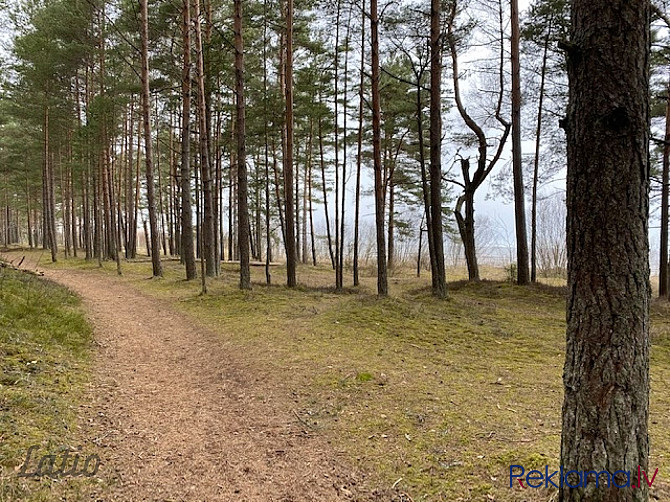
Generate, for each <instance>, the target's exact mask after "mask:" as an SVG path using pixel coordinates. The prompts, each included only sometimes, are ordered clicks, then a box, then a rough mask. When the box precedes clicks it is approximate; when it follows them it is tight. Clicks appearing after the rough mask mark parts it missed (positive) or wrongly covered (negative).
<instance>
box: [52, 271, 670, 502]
mask: <svg viewBox="0 0 670 502" xmlns="http://www.w3.org/2000/svg"><path fill="white" fill-rule="evenodd" d="M43 265H45V266H46V267H52V266H57V267H77V268H83V269H89V268H90V269H92V270H97V266H96V265H95V264H87V263H85V262H83V261H82V260H68V261H67V262H66V261H64V260H61V261H60V262H59V263H58V264H56V265H50V264H43ZM101 272H102V273H108V274H114V273H115V267H114V264H112V263H108V264H105V265H104V267H103V269H102V271H101ZM284 273H285V271H284V269H283V268H281V267H276V268H273V281H274V282H275V284H281V283H283V281H284ZM149 275H150V264H149V263H124V276H125V278H126V280H127V281H129V282H130V283H132V284H134V285H135V286H137V287H139V288H140V289H142V290H144V291H145V292H148V293H150V294H152V295H155V296H157V297H160V298H163V299H166V300H169V301H171V302H172V304H173V305H174V306H175V308H177V309H179V310H181V311H184V312H186V313H188V314H190V315H192V316H193V318H194V319H196V320H197V322H199V323H202V324H203V325H204V326H207V327H209V328H212V329H214V330H217V331H218V332H220V334H221V339H222V343H225V344H227V345H228V346H230V347H234V348H235V349H236V350H238V351H239V352H240V353H243V354H245V357H246V364H247V366H248V369H249V370H250V371H256V372H258V373H262V374H264V376H265V377H266V378H267V379H268V381H269V382H273V387H272V388H268V392H269V393H270V392H274V393H284V394H285V395H286V396H289V397H290V398H291V399H293V401H294V403H295V411H296V413H297V414H298V415H299V417H300V418H301V420H302V421H304V423H306V424H308V427H310V428H311V429H313V430H315V431H318V432H319V433H320V434H322V435H324V436H325V437H327V438H328V439H329V441H331V442H332V444H333V445H334V447H335V448H336V449H338V450H340V451H343V452H346V453H347V455H348V456H349V457H350V458H351V459H352V461H354V462H357V463H358V464H359V466H360V467H361V468H363V469H366V470H369V471H372V472H375V473H377V475H378V477H379V480H380V482H381V483H383V484H384V486H391V485H395V487H396V489H397V490H399V491H400V492H404V493H407V494H409V495H410V496H411V497H412V499H413V500H415V501H416V500H444V501H449V502H455V501H479V500H495V501H514V500H518V501H521V500H524V501H533V500H538V501H539V500H548V499H549V498H550V497H551V495H552V494H551V493H548V492H546V491H543V490H528V491H524V492H523V493H522V492H521V491H520V489H518V488H517V489H510V488H509V477H508V476H509V465H510V464H524V465H526V466H534V465H536V466H540V465H542V466H543V465H545V464H549V465H550V466H558V452H559V441H560V409H561V403H562V383H561V373H562V367H563V351H564V333H565V313H564V296H563V295H564V290H563V288H562V287H557V286H560V284H561V282H560V281H554V282H553V285H541V284H540V285H536V286H533V287H527V288H521V287H517V286H514V285H512V284H509V283H507V282H502V281H500V279H503V278H504V271H502V270H495V269H491V270H487V269H484V270H483V271H482V275H483V276H484V277H489V278H492V279H498V281H497V282H493V281H492V282H487V281H484V282H481V283H479V284H469V283H467V282H463V281H461V282H454V283H451V284H450V297H449V299H448V300H446V301H438V300H435V299H433V298H432V297H431V295H430V291H429V278H428V277H422V278H421V279H417V278H416V277H415V276H414V274H413V273H412V272H411V271H409V270H408V271H404V270H396V271H394V274H393V275H392V277H391V278H390V293H391V296H390V297H389V298H387V299H381V300H380V299H378V298H377V297H376V295H375V294H374V293H375V291H374V286H375V278H374V277H373V271H372V270H364V271H363V277H362V285H361V286H360V287H359V288H349V289H347V290H346V291H345V292H344V293H341V294H336V293H334V292H333V291H332V289H331V285H332V284H333V282H334V273H333V272H332V271H331V270H329V269H328V268H324V267H319V268H312V267H307V266H303V267H300V268H299V270H298V278H299V283H300V286H299V287H298V288H296V289H293V290H289V289H287V288H285V287H283V286H280V285H273V286H271V287H268V286H266V285H265V284H264V270H263V269H262V268H261V267H258V268H254V269H253V270H252V279H253V281H254V289H253V291H251V292H241V291H239V290H238V289H237V288H236V285H237V280H238V276H237V271H236V268H235V266H233V265H226V264H224V265H223V267H222V276H221V277H219V278H217V279H213V280H210V281H209V294H208V295H207V296H200V295H199V282H198V281H196V282H191V283H188V282H185V281H183V279H182V278H183V272H182V269H181V268H180V266H179V264H178V263H176V262H169V263H166V264H165V277H164V278H163V279H157V280H147V278H148V277H149ZM449 277H450V279H459V280H460V279H463V277H464V271H463V270H450V271H449ZM349 281H350V279H348V280H347V282H349ZM669 308H670V307H667V306H666V305H664V304H654V307H653V310H652V319H653V322H652V335H653V350H652V396H651V439H652V452H651V460H650V465H651V466H652V468H653V469H655V468H656V467H659V468H660V470H659V475H658V477H657V481H656V483H655V486H654V492H655V494H656V495H657V496H658V497H660V498H661V499H667V497H668V493H669V492H668V484H667V481H668V480H669V479H670V459H669V458H668V456H669V455H670V439H669V436H670V415H668V413H667V410H668V408H669V407H670V389H668V387H667V385H666V382H667V381H668V378H669V377H670V323H668V319H669V316H670V311H669V310H668V309H669Z"/></svg>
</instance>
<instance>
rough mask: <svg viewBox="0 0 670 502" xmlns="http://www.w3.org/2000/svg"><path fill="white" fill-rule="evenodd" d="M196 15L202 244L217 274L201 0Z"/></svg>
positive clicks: (209, 271) (196, 4)
mask: <svg viewBox="0 0 670 502" xmlns="http://www.w3.org/2000/svg"><path fill="white" fill-rule="evenodd" d="M193 19H194V22H195V48H196V59H197V62H196V66H197V74H198V119H199V122H198V123H199V127H198V136H199V138H200V181H201V185H202V187H201V188H202V197H203V210H202V214H203V217H202V232H201V233H202V236H201V240H202V247H201V257H202V258H204V260H205V266H206V273H207V276H208V277H214V276H215V275H216V270H217V267H216V263H215V261H216V260H217V259H218V256H217V253H216V243H215V242H214V241H215V225H214V212H213V211H214V202H213V199H212V169H211V164H210V156H209V132H208V131H209V128H208V126H207V106H206V99H207V98H206V96H207V95H206V89H205V63H204V55H203V43H202V30H201V28H200V0H195V2H194V12H193Z"/></svg>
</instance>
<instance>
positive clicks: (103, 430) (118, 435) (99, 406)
mask: <svg viewBox="0 0 670 502" xmlns="http://www.w3.org/2000/svg"><path fill="white" fill-rule="evenodd" d="M26 265H30V264H24V266H26ZM45 275H46V277H48V278H49V279H51V280H54V281H56V282H58V283H60V284H62V285H64V286H67V287H68V288H70V289H71V290H73V291H75V292H76V293H78V294H79V295H80V296H81V297H82V299H83V301H84V304H85V306H86V308H87V311H88V313H89V317H90V319H91V321H92V323H93V325H94V328H95V333H96V336H95V340H96V351H95V360H94V368H93V379H92V380H93V381H92V384H91V388H90V391H89V393H90V395H89V396H88V402H87V404H86V406H85V408H88V409H84V410H82V416H83V417H84V420H82V421H83V422H85V424H84V425H83V427H84V428H85V429H88V430H85V431H84V434H85V436H87V437H89V438H91V440H92V441H94V442H95V443H96V445H97V447H98V451H99V452H100V456H101V458H102V465H101V467H100V471H99V476H101V477H103V478H106V479H107V480H108V481H111V492H110V491H109V490H108V491H106V492H105V493H101V494H99V495H98V497H100V498H99V499H101V500H122V501H140V500H142V501H149V500H155V501H207V502H209V501H217V500H222V501H223V500H225V501H235V502H237V501H249V502H251V501H263V502H270V501H286V502H288V501H311V500H314V501H325V502H334V501H338V500H370V499H372V498H377V497H373V496H372V494H371V493H370V492H369V491H367V490H366V493H357V492H359V490H357V486H359V485H360V482H359V481H360V476H357V475H356V474H354V473H352V472H351V471H350V470H348V469H345V468H344V467H343V464H342V463H341V462H340V461H338V460H337V459H336V458H335V457H334V456H333V453H332V452H329V451H328V447H327V444H326V443H325V441H323V440H322V439H320V438H318V437H314V436H311V435H310V434H308V433H306V432H305V431H304V430H303V427H302V425H301V424H300V422H298V420H297V419H296V417H295V416H294V415H293V414H292V412H291V410H290V406H287V404H288V403H287V398H286V397H282V396H278V397H276V396H275V395H274V394H273V389H272V388H268V382H262V381H260V380H259V379H258V378H257V376H255V375H250V374H249V373H250V372H249V369H248V368H247V369H245V368H244V367H242V366H241V365H238V364H236V363H235V357H234V355H233V354H231V353H228V352H227V350H230V348H229V347H228V348H224V346H223V344H222V343H221V339H220V337H217V335H215V334H213V333H211V332H208V331H207V330H204V329H202V328H200V327H197V326H196V325H195V323H194V322H193V321H192V320H190V319H189V318H187V317H185V316H184V315H181V314H178V313H176V312H174V311H173V310H172V309H171V308H170V307H169V306H168V305H167V304H165V303H162V302H161V301H159V300H156V299H154V298H150V297H148V296H146V295H144V294H142V293H140V292H138V291H137V290H135V289H134V288H133V287H132V286H131V285H129V284H127V283H125V282H123V280H120V279H116V278H113V277H106V276H102V275H99V274H96V273H90V272H82V271H74V270H68V271H53V270H48V271H46V272H45ZM261 371H262V370H261ZM278 394H280V393H278ZM261 396H265V397H261ZM360 491H363V490H362V489H360Z"/></svg>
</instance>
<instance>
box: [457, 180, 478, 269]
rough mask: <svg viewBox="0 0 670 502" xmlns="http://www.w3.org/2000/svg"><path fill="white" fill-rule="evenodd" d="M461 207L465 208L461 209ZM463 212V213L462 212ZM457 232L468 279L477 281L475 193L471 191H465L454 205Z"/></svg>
mask: <svg viewBox="0 0 670 502" xmlns="http://www.w3.org/2000/svg"><path fill="white" fill-rule="evenodd" d="M463 206H465V207H464V208H463ZM463 210H464V213H463V212H462V211H463ZM454 216H455V217H456V223H457V225H458V231H459V233H460V235H461V240H462V241H463V249H464V250H465V262H466V264H467V267H468V279H469V280H470V281H479V264H478V263H477V247H476V243H475V193H474V191H473V190H468V189H466V190H465V193H464V194H463V195H461V196H460V197H459V199H458V202H457V204H456V209H455V211H454Z"/></svg>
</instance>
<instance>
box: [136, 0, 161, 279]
mask: <svg viewBox="0 0 670 502" xmlns="http://www.w3.org/2000/svg"><path fill="white" fill-rule="evenodd" d="M147 4H148V0H140V11H141V12H140V15H141V18H142V27H141V30H142V33H141V38H142V51H141V52H142V98H143V99H142V115H143V121H144V152H145V153H144V157H145V166H146V177H147V206H148V208H149V226H150V227H151V264H152V267H153V276H154V277H161V276H162V275H163V267H162V265H161V256H160V246H159V241H158V223H157V220H156V201H155V199H154V165H153V154H152V149H151V96H150V93H149V11H148V6H147ZM145 228H146V227H145Z"/></svg>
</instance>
